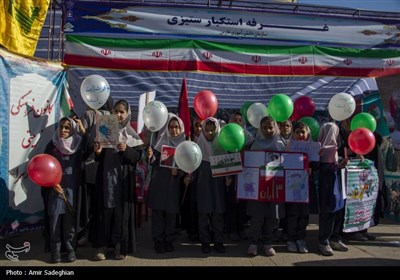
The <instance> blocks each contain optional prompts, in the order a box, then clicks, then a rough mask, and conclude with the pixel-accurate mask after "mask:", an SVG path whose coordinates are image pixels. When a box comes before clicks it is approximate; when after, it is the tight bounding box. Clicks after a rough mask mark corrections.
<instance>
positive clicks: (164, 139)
mask: <svg viewBox="0 0 400 280" xmlns="http://www.w3.org/2000/svg"><path fill="white" fill-rule="evenodd" d="M172 120H177V121H178V124H179V127H180V128H181V133H180V134H179V135H178V136H176V137H172V136H171V134H170V133H169V129H168V128H169V123H170V122H171V121H172ZM160 133H162V134H161V136H160V139H158V142H157V144H156V145H155V146H154V149H156V150H157V151H159V152H160V153H161V148H162V146H163V145H165V146H171V147H176V146H178V145H179V144H180V143H182V142H183V141H185V126H184V125H183V121H182V120H181V118H179V117H178V116H177V115H175V114H173V113H168V120H167V123H166V125H165V128H164V131H162V132H161V131H160Z"/></svg>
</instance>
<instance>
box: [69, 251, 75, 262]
mask: <svg viewBox="0 0 400 280" xmlns="http://www.w3.org/2000/svg"><path fill="white" fill-rule="evenodd" d="M74 261H76V255H75V251H74V250H71V251H69V252H68V254H67V262H74Z"/></svg>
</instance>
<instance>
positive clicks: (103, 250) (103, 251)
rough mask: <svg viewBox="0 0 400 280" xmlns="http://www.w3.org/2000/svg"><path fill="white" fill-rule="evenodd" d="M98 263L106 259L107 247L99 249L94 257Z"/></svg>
mask: <svg viewBox="0 0 400 280" xmlns="http://www.w3.org/2000/svg"><path fill="white" fill-rule="evenodd" d="M94 259H95V260H96V261H104V260H105V259H106V247H101V248H98V249H97V251H96V254H95V255H94Z"/></svg>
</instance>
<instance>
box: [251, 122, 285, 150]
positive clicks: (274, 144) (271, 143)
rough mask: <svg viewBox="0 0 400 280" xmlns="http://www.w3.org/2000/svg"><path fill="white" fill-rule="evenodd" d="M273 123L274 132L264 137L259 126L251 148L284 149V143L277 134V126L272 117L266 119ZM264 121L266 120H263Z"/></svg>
mask: <svg viewBox="0 0 400 280" xmlns="http://www.w3.org/2000/svg"><path fill="white" fill-rule="evenodd" d="M268 120H269V121H273V123H274V134H273V135H272V136H271V137H269V138H265V136H264V134H262V132H261V126H260V128H259V129H258V132H257V134H256V137H255V140H254V143H253V145H251V150H270V151H283V150H284V149H285V144H284V143H283V141H282V137H281V136H280V135H279V127H278V124H277V123H276V121H275V120H274V119H273V118H270V117H269V119H268ZM264 121H266V120H264Z"/></svg>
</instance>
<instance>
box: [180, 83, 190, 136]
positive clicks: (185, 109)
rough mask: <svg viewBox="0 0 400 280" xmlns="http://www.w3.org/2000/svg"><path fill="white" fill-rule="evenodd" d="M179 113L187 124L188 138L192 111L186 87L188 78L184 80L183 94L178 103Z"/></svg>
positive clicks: (185, 124) (184, 123) (186, 133)
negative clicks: (190, 110)
mask: <svg viewBox="0 0 400 280" xmlns="http://www.w3.org/2000/svg"><path fill="white" fill-rule="evenodd" d="M178 115H179V117H180V118H181V119H182V121H183V125H184V126H185V136H186V139H190V132H191V131H190V112H189V101H188V95H187V89H186V78H183V80H182V88H181V95H180V97H179V103H178Z"/></svg>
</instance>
